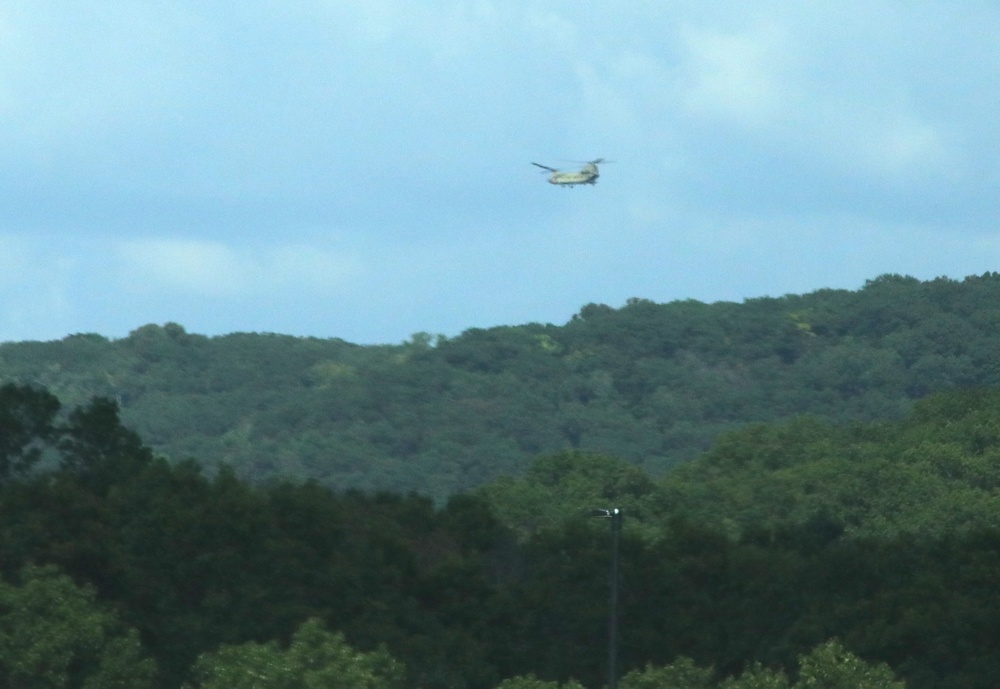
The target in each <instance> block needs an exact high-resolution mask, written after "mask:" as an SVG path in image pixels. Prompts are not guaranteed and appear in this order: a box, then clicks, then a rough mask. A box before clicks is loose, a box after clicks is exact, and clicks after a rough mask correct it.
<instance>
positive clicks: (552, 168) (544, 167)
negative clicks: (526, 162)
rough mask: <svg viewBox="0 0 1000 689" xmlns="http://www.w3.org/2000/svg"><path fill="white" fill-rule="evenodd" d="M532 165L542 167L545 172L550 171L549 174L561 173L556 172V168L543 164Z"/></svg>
mask: <svg viewBox="0 0 1000 689" xmlns="http://www.w3.org/2000/svg"><path fill="white" fill-rule="evenodd" d="M532 165H535V166H537V167H540V168H542V169H543V170H548V171H549V172H559V170H556V169H555V168H554V167H549V166H548V165H542V164H541V163H532Z"/></svg>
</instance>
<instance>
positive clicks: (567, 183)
mask: <svg viewBox="0 0 1000 689" xmlns="http://www.w3.org/2000/svg"><path fill="white" fill-rule="evenodd" d="M603 162H605V161H604V158H598V159H597V160H592V161H590V162H589V163H587V164H585V165H584V166H583V167H582V168H580V171H579V172H563V171H562V170H557V169H555V168H554V167H549V166H548V165H542V164H541V163H532V165H534V166H535V167H540V168H542V169H543V170H548V171H549V172H551V173H552V174H551V175H549V184H555V185H558V186H563V187H575V186H576V185H577V184H597V178H598V177H600V176H601V173H600V172H598V171H597V164H598V163H603Z"/></svg>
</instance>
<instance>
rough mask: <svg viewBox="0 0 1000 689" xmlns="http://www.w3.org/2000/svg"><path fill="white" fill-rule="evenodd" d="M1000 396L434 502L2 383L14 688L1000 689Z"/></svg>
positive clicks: (572, 458)
mask: <svg viewBox="0 0 1000 689" xmlns="http://www.w3.org/2000/svg"><path fill="white" fill-rule="evenodd" d="M998 420H1000V390H997V389H993V390H969V391H954V392H950V393H943V394H936V395H932V396H930V397H928V398H927V399H926V400H923V401H921V402H920V403H919V405H918V406H917V408H916V409H915V410H914V411H913V412H912V413H911V414H909V415H907V416H906V418H904V419H903V420H901V421H894V422H867V423H857V424H852V425H851V426H850V427H849V428H844V427H843V426H840V425H833V424H827V423H823V422H819V421H815V420H808V419H798V420H795V421H791V422H782V423H772V424H761V425H754V426H750V427H746V428H743V429H739V430H736V431H733V432H731V433H728V434H726V435H725V436H724V437H723V438H722V439H721V440H720V441H719V442H718V443H717V444H716V445H714V446H713V447H712V449H711V451H710V452H709V453H708V454H706V455H704V456H703V457H700V458H698V459H696V460H694V461H692V462H690V463H689V464H687V465H685V466H684V467H682V468H680V469H678V470H677V471H672V472H669V473H668V474H667V475H666V476H663V477H659V478H654V477H652V476H650V475H648V474H647V473H646V472H644V471H643V470H642V469H640V468H638V467H635V466H634V465H631V464H628V463H625V462H622V461H621V460H617V459H614V458H611V457H606V456H599V455H591V454H584V453H579V452H563V453H557V454H554V455H543V456H540V457H538V458H536V459H535V460H534V461H533V462H532V463H531V464H530V466H529V469H528V472H527V474H526V475H525V476H524V478H521V479H512V478H505V479H502V480H498V481H496V482H493V483H490V484H487V485H485V486H482V487H480V488H478V489H477V490H475V491H471V492H467V493H463V494H459V495H455V496H453V497H452V498H451V499H449V500H448V501H447V502H446V503H445V504H443V505H435V504H434V503H433V502H432V501H431V500H430V499H428V498H426V497H422V496H417V495H394V494H367V493H360V492H338V491H333V490H331V489H329V488H326V487H323V486H320V485H318V484H316V483H314V482H307V483H297V482H283V481H274V482H269V483H268V484H267V485H251V484H248V483H247V482H244V481H241V480H239V479H238V478H237V477H236V476H234V475H233V474H232V472H230V471H228V470H225V469H223V470H221V471H219V472H218V473H216V474H215V475H214V476H206V475H204V474H203V473H202V472H201V471H200V470H199V467H198V466H197V464H195V463H193V462H180V463H170V462H167V461H165V460H162V459H159V458H157V457H156V456H155V455H154V453H153V452H152V451H151V450H150V449H149V448H148V447H146V446H145V444H144V443H143V442H142V440H141V438H140V437H139V436H137V435H136V434H135V433H133V432H131V431H130V430H128V429H126V428H125V427H123V426H122V425H121V423H120V419H119V416H118V410H117V407H116V405H115V404H114V402H113V401H110V400H106V399H95V400H92V401H90V402H88V403H87V404H85V405H82V406H79V407H75V408H68V409H66V408H62V409H61V408H60V403H59V400H57V399H56V398H55V397H53V396H52V395H50V394H49V393H47V392H45V391H44V390H40V389H37V388H31V387H23V386H13V385H3V386H0V684H2V685H3V686H9V687H39V688H44V689H62V688H71V687H83V688H85V689H120V687H123V686H127V687H131V688H132V689H224V688H230V687H238V688H239V687H253V688H256V689H287V688H288V687H305V689H322V688H323V687H328V686H334V685H335V686H338V687H343V688H344V689H600V688H601V687H602V686H603V684H604V682H605V679H606V677H607V674H606V672H607V664H606V658H607V655H606V649H607V638H608V637H607V620H608V609H609V606H608V571H609V570H608V566H609V562H610V559H611V555H610V548H609V538H608V534H609V529H608V526H609V522H608V520H607V519H595V518H593V517H591V516H590V514H591V511H592V509H593V508H594V507H602V508H606V507H612V506H620V507H622V508H624V514H625V517H624V523H623V526H622V529H621V532H620V536H621V538H620V574H621V596H620V631H621V634H620V644H619V651H620V653H619V660H620V666H619V673H620V676H621V685H620V686H621V689H649V687H673V688H676V689H764V688H766V689H815V688H816V687H826V688H829V689H857V688H859V687H860V688H861V689H904V685H903V684H902V683H901V682H900V681H898V680H897V677H898V678H899V679H900V680H904V681H905V682H906V684H905V687H908V688H909V689H993V687H995V686H996V676H997V669H998V668H1000V650H998V647H997V643H996V639H997V634H998V632H1000V622H998V620H1000V578H998V575H997V572H998V571H1000V558H998V553H1000V525H998V520H997V516H996V515H997V513H998V510H997V500H998V499H1000V472H998V469H997V467H998V466H1000V464H998V462H997V459H998V458H1000V422H998Z"/></svg>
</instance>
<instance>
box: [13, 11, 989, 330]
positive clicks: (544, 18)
mask: <svg viewBox="0 0 1000 689" xmlns="http://www.w3.org/2000/svg"><path fill="white" fill-rule="evenodd" d="M998 35H1000V4H998V3H995V2H987V1H985V0H983V1H976V0H947V2H945V1H940V2H936V1H934V0H926V1H922V2H918V3H913V2H889V1H887V0H863V1H862V0H812V1H808V2H788V1H787V0H786V1H781V2H778V1H772V0H757V1H755V2H752V3H750V2H740V3H706V2H704V0H630V1H629V2H627V3H625V2H621V1H620V0H588V1H587V2H579V1H578V0H573V1H568V0H545V1H544V2H539V1H538V0H495V1H490V0H480V1H473V0H469V1H464V0H420V1H419V2H415V1H414V0H358V1H355V0H274V1H271V0H239V2H235V1H230V0H214V1H213V2H210V3H206V2H201V1H199V2H195V1H194V0H118V1H117V2H114V3H82V2H75V1H72V0H3V2H0V341H21V340H52V339H60V338H62V337H65V336H66V335H69V334H74V333H99V334H101V335H104V336H106V337H111V338H118V337H125V336H127V335H128V333H129V332H130V331H132V330H134V329H136V328H138V327H141V326H142V325H145V324H148V323H159V324H162V323H166V322H175V323H179V324H181V325H182V326H184V328H185V329H186V330H187V331H188V332H193V333H201V334H206V335H221V334H226V333H231V332H272V333H282V334H290V335H299V336H315V337H324V338H326V337H337V338H342V339H345V340H348V341H350V342H355V343H359V344H398V343H400V342H403V341H406V340H408V339H410V337H411V336H412V335H413V334H415V333H430V334H434V335H437V334H441V335H445V336H449V337H451V336H455V335H458V334H460V333H461V332H462V331H464V330H466V329H469V328H474V327H475V328H484V327H492V326H497V325H520V324H524V323H530V322H540V323H555V324H562V323H565V322H566V321H568V320H569V319H570V318H571V317H572V316H573V314H575V313H577V312H578V311H579V310H580V308H581V307H583V306H584V305H586V304H588V303H601V304H608V305H611V306H615V307H618V306H621V305H622V304H624V303H625V302H626V300H627V299H629V298H633V297H637V298H643V299H651V300H653V301H657V302H670V301H674V300H679V299H697V300H700V301H705V302H715V301H721V300H725V301H737V302H738V301H742V300H743V299H747V298H757V297H765V296H774V297H776V296H782V295H785V294H802V293H807V292H811V291H814V290H817V289H823V288H843V289H859V288H861V287H862V286H863V285H864V283H865V281H866V280H869V279H873V278H875V277H878V276H879V275H882V274H886V273H898V274H903V275H911V276H914V277H917V278H920V279H932V278H935V277H939V276H947V277H951V278H954V279H961V278H963V277H966V276H968V275H978V274H982V273H985V272H988V271H995V270H1000V234H998V232H997V229H998V228H997V219H998V217H1000V195H998V193H997V188H998V183H1000V145H998V144H1000V118H997V116H996V113H997V112H1000V42H998V41H997V39H996V37H997V36H998ZM595 158H606V159H609V160H611V161H613V162H612V163H609V164H606V165H602V166H601V168H600V170H601V177H600V181H599V183H598V184H597V185H595V186H593V187H591V186H583V187H575V188H560V187H555V186H552V185H549V184H547V183H546V176H545V174H544V173H543V171H541V170H539V169H538V168H536V167H533V166H532V165H531V163H532V162H538V163H542V164H544V165H549V166H552V167H557V168H559V169H565V170H574V169H576V168H577V167H578V164H577V161H587V160H591V159H595Z"/></svg>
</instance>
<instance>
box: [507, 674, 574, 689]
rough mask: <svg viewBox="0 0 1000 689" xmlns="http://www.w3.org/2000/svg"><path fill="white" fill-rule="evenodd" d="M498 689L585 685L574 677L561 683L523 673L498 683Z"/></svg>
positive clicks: (554, 688) (565, 688)
mask: <svg viewBox="0 0 1000 689" xmlns="http://www.w3.org/2000/svg"><path fill="white" fill-rule="evenodd" d="M496 689H583V685H582V684H580V683H579V682H577V681H576V680H572V679H571V680H569V681H568V682H564V683H562V684H560V683H559V682H553V681H548V680H544V679H538V678H537V677H535V676H534V675H521V676H518V677H511V678H510V679H505V680H504V681H502V682H500V684H498V685H497V688H496Z"/></svg>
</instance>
